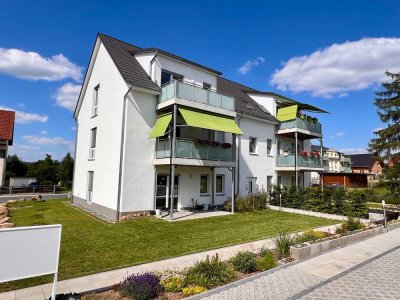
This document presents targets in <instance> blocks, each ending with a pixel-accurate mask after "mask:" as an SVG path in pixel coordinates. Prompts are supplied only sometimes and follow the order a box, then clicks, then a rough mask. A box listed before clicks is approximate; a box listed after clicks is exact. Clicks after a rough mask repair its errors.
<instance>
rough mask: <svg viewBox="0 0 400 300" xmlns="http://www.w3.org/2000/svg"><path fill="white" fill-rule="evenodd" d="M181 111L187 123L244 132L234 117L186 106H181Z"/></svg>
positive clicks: (239, 132) (230, 131) (212, 128)
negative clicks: (204, 111) (225, 116)
mask: <svg viewBox="0 0 400 300" xmlns="http://www.w3.org/2000/svg"><path fill="white" fill-rule="evenodd" d="M179 111H180V112H181V114H182V116H183V118H184V119H185V122H186V124H187V125H189V126H193V127H199V128H204V129H210V130H217V131H222V132H229V133H235V134H243V132H242V130H241V129H240V128H239V126H237V124H236V123H235V120H233V119H229V118H224V117H217V116H214V115H209V114H206V113H201V112H197V111H193V110H189V109H185V108H179Z"/></svg>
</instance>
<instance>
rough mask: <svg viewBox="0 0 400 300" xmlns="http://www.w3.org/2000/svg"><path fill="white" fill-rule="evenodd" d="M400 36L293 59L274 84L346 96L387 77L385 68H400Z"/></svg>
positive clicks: (366, 40)
mask: <svg viewBox="0 0 400 300" xmlns="http://www.w3.org/2000/svg"><path fill="white" fill-rule="evenodd" d="M399 53H400V38H363V39H361V40H358V41H353V42H345V43H342V44H333V45H331V46H329V47H327V48H325V49H322V50H318V51H315V52H313V53H311V54H309V55H305V56H298V57H293V58H291V59H289V60H288V61H287V62H285V63H284V64H283V67H282V68H281V69H280V70H276V71H275V73H274V74H273V76H272V79H271V81H270V83H271V84H272V85H274V86H276V87H277V88H278V89H279V90H282V91H285V90H289V91H291V92H295V93H297V92H310V93H311V94H312V95H313V96H322V97H326V98H329V97H332V96H336V95H338V96H341V97H342V96H346V93H347V92H351V91H359V90H363V89H366V88H369V87H371V86H373V85H375V84H377V83H380V82H382V81H384V80H386V76H385V74H384V73H385V71H386V70H389V71H392V72H398V71H400V55H399Z"/></svg>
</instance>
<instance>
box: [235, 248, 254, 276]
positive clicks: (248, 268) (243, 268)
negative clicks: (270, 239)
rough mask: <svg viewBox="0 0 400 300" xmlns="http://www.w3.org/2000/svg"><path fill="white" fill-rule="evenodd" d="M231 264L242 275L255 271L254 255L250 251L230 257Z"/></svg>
mask: <svg viewBox="0 0 400 300" xmlns="http://www.w3.org/2000/svg"><path fill="white" fill-rule="evenodd" d="M231 262H232V264H233V266H234V267H235V269H236V270H237V271H239V272H242V273H252V272H254V271H256V270H257V265H256V255H255V254H254V253H253V252H250V251H243V252H239V253H238V254H236V255H235V256H234V257H232V259H231Z"/></svg>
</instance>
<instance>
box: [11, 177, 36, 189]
mask: <svg viewBox="0 0 400 300" xmlns="http://www.w3.org/2000/svg"><path fill="white" fill-rule="evenodd" d="M36 182H37V180H36V177H10V184H9V186H10V187H22V186H29V185H31V184H35V183H36Z"/></svg>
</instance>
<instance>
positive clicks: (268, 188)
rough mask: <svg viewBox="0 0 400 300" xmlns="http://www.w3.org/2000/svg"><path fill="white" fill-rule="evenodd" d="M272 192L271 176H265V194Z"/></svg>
mask: <svg viewBox="0 0 400 300" xmlns="http://www.w3.org/2000/svg"><path fill="white" fill-rule="evenodd" d="M271 190H272V176H267V192H271Z"/></svg>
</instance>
